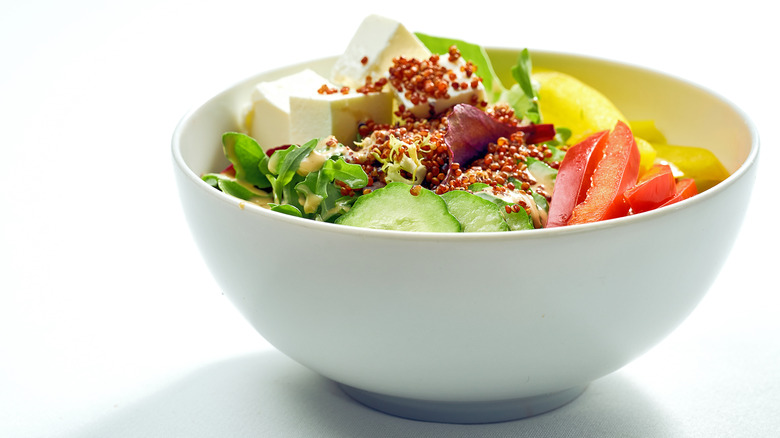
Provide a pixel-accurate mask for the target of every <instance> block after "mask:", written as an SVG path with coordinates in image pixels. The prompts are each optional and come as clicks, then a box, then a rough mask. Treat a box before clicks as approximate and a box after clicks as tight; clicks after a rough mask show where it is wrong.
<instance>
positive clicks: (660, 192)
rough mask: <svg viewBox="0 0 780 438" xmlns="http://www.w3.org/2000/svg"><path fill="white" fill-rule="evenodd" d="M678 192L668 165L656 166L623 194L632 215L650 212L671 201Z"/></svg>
mask: <svg viewBox="0 0 780 438" xmlns="http://www.w3.org/2000/svg"><path fill="white" fill-rule="evenodd" d="M675 191H676V187H675V180H674V174H672V168H671V166H669V165H668V164H654V165H653V166H652V167H651V168H650V169H649V170H648V171H647V172H645V173H644V174H643V175H642V176H641V177H640V178H639V181H638V182H637V183H636V185H635V186H634V187H631V188H629V189H627V190H626V192H625V193H623V196H624V197H625V198H626V202H628V205H629V206H631V212H632V213H642V212H644V211H650V210H653V209H656V208H658V207H660V206H661V205H663V203H664V202H666V201H668V200H669V199H671V197H672V196H674V194H675Z"/></svg>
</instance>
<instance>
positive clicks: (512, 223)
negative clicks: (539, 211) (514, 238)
mask: <svg viewBox="0 0 780 438" xmlns="http://www.w3.org/2000/svg"><path fill="white" fill-rule="evenodd" d="M474 195H475V196H479V197H480V198H482V199H485V200H487V201H490V202H492V203H494V204H496V205H497V206H498V210H499V212H500V213H501V216H502V217H503V218H504V221H505V222H506V224H507V225H508V226H509V230H510V231H521V230H533V229H534V222H533V220H532V219H531V216H529V215H528V213H526V211H525V210H522V209H521V210H520V211H518V212H517V213H507V212H506V208H505V207H506V206H507V205H509V203H508V202H506V201H504V200H503V199H501V198H498V197H496V196H493V195H491V194H489V193H486V192H477V193H475V194H474Z"/></svg>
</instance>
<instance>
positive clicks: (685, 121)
mask: <svg viewBox="0 0 780 438" xmlns="http://www.w3.org/2000/svg"><path fill="white" fill-rule="evenodd" d="M489 53H490V55H491V58H492V59H493V62H494V64H495V67H496V70H497V71H505V72H507V76H508V71H509V67H510V66H511V65H513V64H514V62H515V60H516V59H517V55H518V51H516V50H510V49H489ZM532 57H533V62H534V65H535V66H537V67H541V68H550V69H555V70H559V71H563V72H567V73H570V74H573V75H575V76H577V77H579V78H580V79H582V80H583V81H585V82H586V83H590V84H591V85H593V86H595V87H596V88H597V89H599V90H601V91H602V92H603V93H604V94H606V95H607V96H608V97H609V98H610V99H612V100H613V102H615V103H616V104H617V106H618V107H619V108H621V110H622V111H623V112H624V113H625V114H626V116H627V117H628V118H629V120H643V119H653V120H655V121H656V124H657V126H658V127H659V128H660V129H661V130H662V131H663V132H664V133H665V134H666V136H667V137H668V138H669V139H670V141H671V142H673V143H675V144H688V145H699V146H705V147H708V148H709V149H711V150H712V151H713V152H715V154H716V155H717V156H718V157H719V158H720V159H721V161H722V162H723V163H724V165H725V166H726V167H727V169H728V170H729V171H731V172H732V175H731V176H730V177H729V178H728V179H727V180H726V181H724V182H723V183H721V184H719V185H717V186H716V187H714V188H712V189H710V190H708V191H706V192H704V193H702V194H700V195H698V196H696V197H694V198H692V199H689V200H686V201H683V202H681V203H679V204H676V205H673V206H670V207H666V208H663V209H659V210H657V211H653V212H650V213H644V214H641V215H637V216H633V217H627V218H621V219H615V220H611V221H605V222H601V223H596V224H589V225H581V226H573V227H564V228H555V229H546V230H534V231H524V232H507V233H481V234H466V233H461V234H446V235H442V234H433V233H406V232H394V231H381V230H370V229H361V228H352V227H346V226H339V225H333V224H328V223H319V222H314V221H308V220H304V219H299V218H295V217H291V216H286V215H283V214H279V213H275V212H271V211H269V210H265V209H263V208H261V207H258V206H256V205H252V204H249V203H246V202H243V201H240V200H238V199H234V198H231V197H229V196H227V195H224V194H222V193H220V192H218V191H216V190H214V189H213V188H211V187H210V186H208V185H207V184H206V183H204V182H203V181H201V180H200V178H199V175H201V174H202V173H204V172H209V171H216V170H220V169H221V168H222V167H223V166H224V165H225V164H226V161H225V159H224V157H223V156H222V150H221V146H220V136H221V134H222V133H223V132H225V131H228V130H238V129H239V128H240V124H239V118H240V113H241V110H242V109H243V107H244V106H245V105H246V104H247V103H248V99H249V96H250V95H251V90H252V88H253V86H254V84H255V83H257V82H258V81H261V80H269V79H274V78H278V77H280V76H283V75H285V74H289V73H291V72H295V71H298V70H300V69H301V68H303V67H309V68H312V69H314V70H315V71H319V72H321V73H324V74H327V72H328V69H329V66H330V65H331V64H332V63H333V61H334V59H333V58H328V59H321V60H316V61H312V62H308V63H304V64H300V65H296V66H291V67H286V68H282V69H277V70H273V71H270V72H267V73H263V74H260V75H257V76H255V77H252V78H248V79H247V80H245V81H242V82H241V83H238V84H236V85H235V86H233V87H231V88H229V89H228V90H226V91H224V92H222V93H220V94H219V95H217V96H215V97H213V98H212V99H210V100H209V101H207V102H205V103H204V104H203V105H202V106H200V107H198V108H196V109H195V110H194V111H192V112H191V113H189V114H188V115H186V116H185V117H184V119H183V120H182V121H181V123H180V124H179V125H178V126H177V128H176V130H175V133H174V136H173V142H172V143H173V145H172V150H173V161H174V168H175V175H176V180H177V184H178V188H179V191H180V195H181V202H182V205H183V208H184V211H185V215H186V218H187V221H188V224H189V227H190V229H191V231H192V235H193V237H194V239H195V241H196V243H197V245H198V247H199V249H200V251H201V253H202V256H203V258H204V259H205V261H206V263H207V265H208V266H209V268H210V270H211V272H212V273H213V275H214V277H215V279H216V281H217V282H218V284H219V285H220V287H221V288H222V290H223V292H224V294H225V295H226V296H227V297H228V298H229V299H230V301H231V302H232V303H233V304H234V305H235V306H236V307H237V308H238V310H239V311H240V312H241V313H242V314H243V316H244V317H246V319H247V320H248V321H250V322H251V324H252V325H253V326H254V327H255V328H256V329H257V331H258V332H259V333H260V334H261V335H262V336H263V337H264V338H265V339H267V340H268V341H269V342H270V343H271V344H273V345H274V346H275V347H276V348H278V349H279V350H280V351H282V352H283V353H285V354H286V355H288V356H290V357H291V358H293V359H294V360H296V361H298V362H300V363H301V364H303V365H305V366H307V367H308V368H310V369H312V370H314V371H315V372H317V373H319V374H321V375H323V376H325V377H327V378H329V379H332V380H334V381H336V382H338V383H339V384H340V385H341V386H342V387H343V388H344V389H345V391H347V392H348V393H349V394H350V395H352V396H353V397H354V398H356V399H358V400H360V401H362V402H363V403H366V404H368V405H370V406H373V407H376V408H378V409H381V410H384V411H387V412H390V413H393V414H396V415H402V416H406V417H411V418H417V419H422V420H431V421H450V422H488V421H502V420H508V419H514V418H521V417H524V416H528V415H533V414H537V413H540V412H544V411H546V410H549V409H552V408H555V407H557V406H560V405H562V404H564V403H566V402H568V401H569V400H571V399H573V398H574V397H576V396H577V395H578V394H579V393H580V392H581V391H582V389H583V388H584V387H585V386H586V385H587V384H588V382H591V381H593V380H594V379H597V378H599V377H602V376H605V375H607V374H609V373H611V372H613V371H615V370H617V369H619V368H620V367H622V366H624V365H625V364H627V363H629V362H630V361H631V360H633V359H635V358H636V357H638V356H639V355H641V354H642V353H644V352H646V351H647V350H648V349H650V348H651V347H653V346H654V345H656V344H657V343H658V342H659V341H661V340H662V339H663V338H664V337H665V336H667V335H668V334H669V333H670V332H671V331H672V330H674V329H675V327H677V326H678V325H679V324H680V322H682V321H683V320H684V319H685V318H686V316H688V315H689V314H690V312H691V311H692V310H693V309H694V307H695V306H696V305H697V303H698V302H699V301H700V299H701V298H702V297H703V295H704V294H705V293H706V292H707V290H708V289H709V288H710V286H711V285H712V283H713V281H714V280H715V278H716V276H717V274H718V272H719V271H720V269H721V266H722V265H723V263H724V262H725V260H726V258H727V255H728V253H729V251H730V249H731V247H732V244H733V242H734V239H735V238H736V236H737V234H738V231H739V228H740V226H741V223H742V219H743V215H744V211H745V203H746V202H747V200H748V199H749V194H750V191H751V189H752V185H753V181H754V179H755V168H756V161H757V155H758V138H757V133H756V130H755V128H754V127H753V125H752V123H751V122H750V120H749V119H748V117H747V116H746V115H745V114H743V113H742V112H741V111H740V110H739V109H738V108H736V107H735V106H734V105H732V104H731V103H729V102H728V101H726V100H725V99H723V98H722V97H720V96H719V95H717V94H715V93H713V92H711V91H709V90H706V89H703V88H701V87H699V86H697V85H695V84H692V83H689V82H687V81H684V80H680V79H678V78H674V77H671V76H668V75H665V74H661V73H658V72H655V71H652V70H647V69H643V68H638V67H635V66H631V65H625V64H620V63H617V62H612V61H607V60H601V59H594V58H588V57H583V56H577V55H571V54H562V53H549V52H540V51H534V52H532ZM509 81H510V79H509V78H508V77H507V79H506V83H510V82H509Z"/></svg>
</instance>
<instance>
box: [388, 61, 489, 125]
mask: <svg viewBox="0 0 780 438" xmlns="http://www.w3.org/2000/svg"><path fill="white" fill-rule="evenodd" d="M437 66H438V67H439V70H440V71H445V72H446V73H444V74H440V75H438V76H436V77H434V78H432V80H434V81H435V80H436V79H440V80H442V81H444V82H446V84H447V89H446V94H445V95H444V96H441V97H434V96H432V95H431V94H429V93H426V92H424V90H422V91H421V90H414V91H413V92H410V90H409V88H408V87H405V85H407V84H406V83H404V82H401V89H399V88H398V87H395V86H394V87H393V91H394V92H395V94H396V99H398V101H399V104H400V105H403V106H404V107H405V108H406V109H407V110H408V111H410V112H411V113H412V114H414V115H415V116H416V117H418V118H428V117H430V116H434V115H438V114H441V113H443V112H444V111H446V110H447V109H449V108H451V107H453V106H455V105H457V104H459V103H466V104H471V105H475V106H480V104H481V103H482V102H485V101H487V94H486V92H485V86H484V85H482V81H479V80H478V79H477V75H476V74H471V75H469V74H468V73H467V72H466V66H467V63H466V61H465V60H464V59H463V57H460V56H459V57H458V58H457V59H456V60H455V61H454V62H453V61H450V60H449V56H448V55H447V54H444V55H440V56H439V58H438V64H437ZM390 81H391V83H393V79H392V78H391V79H390Z"/></svg>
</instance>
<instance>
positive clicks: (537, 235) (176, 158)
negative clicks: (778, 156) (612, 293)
mask: <svg viewBox="0 0 780 438" xmlns="http://www.w3.org/2000/svg"><path fill="white" fill-rule="evenodd" d="M485 50H487V51H488V52H490V51H507V52H519V51H520V50H522V49H518V48H510V47H501V46H489V47H485ZM528 50H529V52H530V53H531V54H532V56H533V54H534V53H538V54H542V55H544V56H553V57H567V58H577V59H581V60H589V61H598V62H604V63H607V64H612V65H615V66H619V67H623V68H633V69H637V70H641V71H645V72H649V73H652V74H656V75H660V76H663V77H666V78H668V79H672V80H675V81H678V82H681V83H684V84H685V85H687V86H689V87H693V88H697V89H699V90H700V91H702V92H704V93H706V94H709V95H711V96H712V97H715V98H716V99H718V100H720V101H721V102H723V103H724V104H726V105H727V106H728V107H729V108H730V109H731V110H732V111H733V112H734V113H736V114H737V115H738V116H739V118H740V119H741V121H742V122H743V123H744V124H745V127H746V129H747V131H748V133H749V134H750V150H749V151H748V155H747V156H746V157H745V160H744V161H743V162H742V163H741V164H740V166H739V167H738V168H737V169H736V170H734V172H732V173H731V174H730V175H729V176H728V177H727V178H726V179H725V180H723V181H721V182H720V183H718V184H717V185H715V186H713V187H712V188H710V189H708V190H706V191H704V192H702V193H699V194H697V195H696V196H693V197H691V198H688V199H685V200H683V201H680V202H677V203H675V204H673V205H669V206H666V207H662V208H658V209H656V210H652V211H648V212H643V213H642V214H637V215H632V216H625V217H620V218H615V219H608V220H603V221H599V222H593V223H587V224H578V225H572V226H565V227H555V228H540V229H534V230H521V231H494V232H482V233H436V232H419V231H397V230H380V229H372V228H361V227H351V226H345V225H339V224H335V223H329V222H321V221H316V220H311V219H304V218H299V217H295V216H291V215H288V214H284V213H279V212H275V211H271V210H269V209H267V208H264V207H262V206H259V205H257V204H254V203H252V202H248V201H244V200H242V199H239V198H235V197H233V196H230V195H228V194H226V193H223V192H221V191H219V190H215V189H214V188H213V187H212V186H210V185H209V184H208V183H206V182H205V181H203V180H202V179H201V178H200V176H199V175H197V174H195V172H194V171H193V170H192V169H190V167H189V166H188V165H187V163H186V162H185V160H184V157H183V156H182V153H181V143H182V135H183V132H184V131H185V129H186V128H187V126H188V124H189V122H190V121H191V120H192V118H193V116H194V115H195V114H196V113H198V112H199V111H200V110H201V109H202V108H204V107H206V106H207V105H209V104H210V103H211V102H212V101H215V100H218V99H220V98H221V97H222V96H223V95H225V94H228V93H229V92H231V90H233V89H235V88H236V87H239V86H242V85H245V84H246V83H247V82H249V81H252V80H255V79H256V78H257V77H259V76H262V75H265V74H267V73H271V72H274V71H277V70H283V69H293V68H296V67H302V66H305V65H309V64H312V63H316V62H322V61H327V60H331V59H335V58H336V57H335V56H328V57H321V58H315V59H310V60H308V61H302V62H298V63H294V64H288V65H283V66H279V67H277V68H273V69H269V70H265V71H263V72H259V73H256V74H253V75H250V76H248V77H245V78H243V79H240V80H238V81H235V82H233V83H232V84H231V85H229V86H228V87H225V88H222V90H221V91H220V92H218V93H217V94H215V95H213V96H211V97H210V98H208V99H206V100H204V101H202V102H201V103H200V104H197V105H195V106H194V107H192V108H191V109H190V110H188V111H187V112H186V113H185V114H184V115H183V116H182V117H181V118H180V119H179V121H178V123H177V124H176V127H175V129H174V131H173V135H172V137H171V153H172V159H173V162H174V164H175V169H176V170H178V171H180V172H182V174H183V175H184V176H185V178H186V179H187V181H188V182H189V183H191V184H194V185H195V186H196V187H198V188H199V189H200V190H205V191H206V192H207V193H208V196H210V197H212V198H214V199H215V200H217V201H220V202H223V203H226V204H227V205H230V206H232V207H234V208H237V209H240V210H242V211H244V212H246V213H247V214H252V215H259V216H260V217H265V218H267V219H269V220H275V221H281V222H282V223H285V224H288V225H292V226H296V227H303V228H309V229H312V230H318V231H321V232H329V233H343V234H346V235H351V236H354V237H377V238H383V237H384V238H390V239H395V240H398V239H402V240H425V241H438V242H441V241H450V240H455V241H463V240H465V241H470V240H479V241H492V240H501V241H506V240H529V239H549V238H550V237H552V236H566V235H571V234H581V233H589V232H595V231H598V230H603V229H605V228H613V227H621V226H628V225H630V224H632V223H635V222H636V223H641V222H645V221H651V220H654V219H655V218H658V217H663V216H666V215H671V214H675V212H677V211H679V210H682V209H686V208H688V206H694V205H697V204H699V203H703V202H707V200H708V199H709V198H711V197H714V196H717V194H718V193H719V192H722V191H724V190H726V189H727V188H729V187H731V186H732V185H734V184H735V183H736V182H737V181H738V180H740V179H742V178H743V177H745V175H746V174H747V173H748V172H749V171H750V170H751V168H753V167H754V166H755V165H756V163H757V161H758V155H759V149H760V147H759V145H760V141H759V134H758V128H757V126H756V125H755V123H754V122H753V120H752V119H751V118H750V117H749V116H748V115H747V113H746V112H745V111H744V110H742V108H740V107H739V106H738V105H737V104H735V103H734V102H733V101H732V100H730V99H728V98H727V97H725V96H723V95H722V94H720V93H718V92H716V91H714V90H712V89H710V88H708V87H706V86H704V85H701V84H698V83H695V82H692V81H690V80H688V79H685V78H683V77H680V76H676V75H674V74H671V73H668V72H666V71H660V70H657V69H654V68H652V67H646V66H641V65H637V64H633V63H628V62H622V61H618V60H614V59H609V58H605V57H599V56H591V55H583V54H578V53H572V52H566V51H553V50H537V49H531V48H529V49H528Z"/></svg>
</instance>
